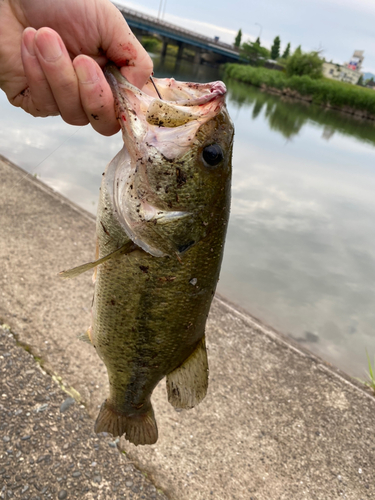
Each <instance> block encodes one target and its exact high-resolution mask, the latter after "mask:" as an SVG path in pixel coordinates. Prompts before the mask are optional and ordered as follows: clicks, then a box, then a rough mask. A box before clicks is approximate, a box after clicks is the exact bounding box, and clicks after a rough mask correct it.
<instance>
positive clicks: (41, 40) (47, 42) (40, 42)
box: [35, 31, 62, 62]
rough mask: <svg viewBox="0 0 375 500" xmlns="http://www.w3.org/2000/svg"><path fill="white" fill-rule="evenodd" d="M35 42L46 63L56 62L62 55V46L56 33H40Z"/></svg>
mask: <svg viewBox="0 0 375 500" xmlns="http://www.w3.org/2000/svg"><path fill="white" fill-rule="evenodd" d="M35 42H36V45H37V47H38V50H39V52H40V54H41V56H42V57H43V59H45V60H46V61H51V62H53V61H56V59H58V58H59V57H60V56H61V54H62V50H61V46H60V42H59V39H58V38H57V34H56V33H50V32H48V31H42V32H41V33H40V32H38V33H37V34H36V36H35Z"/></svg>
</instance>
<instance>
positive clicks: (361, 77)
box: [357, 75, 365, 87]
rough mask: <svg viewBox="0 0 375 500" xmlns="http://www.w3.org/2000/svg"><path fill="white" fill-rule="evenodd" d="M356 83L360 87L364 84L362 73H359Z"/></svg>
mask: <svg viewBox="0 0 375 500" xmlns="http://www.w3.org/2000/svg"><path fill="white" fill-rule="evenodd" d="M357 85H359V86H360V87H363V86H364V85H365V82H364V80H363V75H361V76H360V77H359V80H358V82H357Z"/></svg>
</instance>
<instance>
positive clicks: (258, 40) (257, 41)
mask: <svg viewBox="0 0 375 500" xmlns="http://www.w3.org/2000/svg"><path fill="white" fill-rule="evenodd" d="M255 43H256V44H258V45H260V38H259V36H258V38H257V39H256V40H255Z"/></svg>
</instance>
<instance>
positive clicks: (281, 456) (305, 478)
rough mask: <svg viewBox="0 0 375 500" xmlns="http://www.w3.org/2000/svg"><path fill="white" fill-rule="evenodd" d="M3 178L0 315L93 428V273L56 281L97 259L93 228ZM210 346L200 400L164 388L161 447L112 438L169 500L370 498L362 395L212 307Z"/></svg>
mask: <svg viewBox="0 0 375 500" xmlns="http://www.w3.org/2000/svg"><path fill="white" fill-rule="evenodd" d="M0 176H1V177H0V179H1V183H0V228H1V235H0V266H1V268H0V318H2V321H3V322H5V323H7V324H9V325H10V327H11V329H12V331H13V332H14V333H15V335H16V336H17V339H18V341H19V343H20V344H22V345H24V347H26V348H27V349H28V350H29V351H30V352H31V353H32V354H33V355H34V356H35V357H36V358H38V361H39V362H40V364H41V365H42V367H43V368H44V370H46V371H47V372H48V373H49V374H50V376H52V375H53V376H54V377H55V380H59V381H60V385H63V386H64V388H65V390H67V391H68V392H70V394H71V395H73V396H74V397H75V398H76V399H77V400H79V401H80V402H82V403H83V404H84V405H85V407H86V410H87V412H88V414H89V415H90V417H92V418H95V417H96V413H97V410H98V405H99V404H100V403H101V402H102V401H103V399H104V398H105V397H106V393H107V377H106V373H105V370H104V367H103V365H102V363H101V362H100V360H99V359H98V358H97V356H96V354H95V352H94V350H93V348H91V347H90V346H89V345H87V344H84V343H81V342H79V341H78V340H76V337H77V334H79V333H81V332H83V331H85V330H86V329H87V327H88V326H89V323H90V305H91V298H92V292H93V287H92V283H91V276H90V273H87V275H82V276H81V277H79V278H77V279H75V280H73V281H70V282H66V281H60V280H59V279H58V278H57V277H56V274H57V272H58V271H60V270H62V269H67V268H70V267H73V266H75V265H78V264H81V263H84V262H88V261H90V260H92V257H93V254H94V231H95V227H94V220H93V218H92V216H90V215H89V214H87V213H85V212H84V211H82V210H80V209H79V208H77V207H76V206H74V205H73V204H72V203H70V202H69V201H68V200H66V199H64V198H63V197H61V196H60V195H58V194H56V193H54V192H52V191H51V190H50V189H49V188H47V187H46V186H44V185H43V184H42V183H40V182H39V181H37V180H35V179H33V178H31V177H30V176H28V175H25V172H23V171H22V170H20V169H18V168H17V167H16V166H14V165H12V164H10V162H8V161H6V160H5V159H4V158H3V159H1V158H0ZM207 340H208V349H209V351H208V355H209V364H210V387H209V392H208V395H207V398H206V399H205V400H204V401H203V403H202V404H201V405H199V406H198V407H197V408H195V409H193V410H191V411H184V412H176V411H175V410H174V409H173V408H172V407H171V406H170V405H169V404H168V402H167V398H166V390H165V383H164V381H163V382H162V383H161V384H159V386H158V387H157V389H156V390H155V393H154V396H153V405H154V407H155V413H156V417H157V420H158V426H159V431H160V437H159V441H158V442H157V443H156V444H155V445H153V446H150V447H138V448H136V447H134V446H132V445H129V444H126V443H123V442H122V441H121V442H120V445H121V447H122V448H123V449H124V450H125V451H126V457H127V459H128V460H129V461H131V462H134V463H135V464H136V465H137V467H138V468H139V469H140V470H142V471H143V472H145V473H147V477H148V478H149V479H151V481H152V482H153V484H154V485H155V486H156V487H157V488H159V489H161V490H163V491H164V493H165V494H166V495H167V496H168V497H169V498H170V499H173V500H203V499H204V500H207V499H211V498H212V499H215V500H227V499H237V500H302V499H311V500H313V499H314V500H331V499H332V500H333V499H339V498H346V499H349V500H365V499H373V498H375V469H374V462H375V434H374V428H375V399H374V398H373V397H372V396H371V395H370V394H369V393H368V392H366V390H365V389H364V388H363V387H361V386H360V385H359V384H358V383H356V382H355V381H353V380H351V379H350V378H349V377H347V376H346V375H345V374H343V373H341V372H339V371H338V370H336V369H334V368H333V367H330V366H329V365H327V364H325V363H324V362H323V361H321V360H320V359H318V358H317V357H315V356H314V355H312V354H311V353H309V352H307V351H305V350H303V349H302V348H301V347H299V346H298V345H296V344H294V343H292V342H291V341H290V340H289V339H286V338H285V337H283V336H282V335H280V334H278V333H277V332H274V331H273V330H272V329H270V328H268V327H266V326H264V325H262V324H260V323H259V322H258V321H257V320H255V319H254V318H252V317H251V316H250V315H249V314H247V313H246V312H244V311H240V310H238V308H237V307H236V306H234V305H232V304H230V303H229V302H228V301H226V300H225V299H222V298H220V297H217V298H216V299H215V301H214V303H213V307H212V310H211V313H210V316H209V321H208V326H207ZM16 389H17V387H15V391H16ZM86 410H85V411H86ZM82 411H84V409H82ZM57 427H58V426H57ZM1 432H3V431H1ZM1 438H2V436H0V439H1ZM90 443H91V442H90V441H88V443H87V446H88V448H90V447H91V444H90ZM113 460H117V459H116V458H113ZM120 467H122V466H120ZM82 498H90V497H89V496H87V497H85V496H84V495H83V496H82ZM106 498H117V497H114V496H107V497H106ZM119 498H121V497H119ZM147 498H148V497H147Z"/></svg>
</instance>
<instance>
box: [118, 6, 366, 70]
mask: <svg viewBox="0 0 375 500" xmlns="http://www.w3.org/2000/svg"><path fill="white" fill-rule="evenodd" d="M161 2H162V4H161ZM165 2H166V3H165ZM115 3H118V4H123V5H126V6H128V7H131V8H133V9H136V10H140V11H143V12H145V13H148V14H150V15H154V16H157V15H158V12H159V8H160V6H161V12H162V13H163V10H164V20H165V21H168V22H171V23H174V24H177V25H180V26H183V27H185V28H186V29H190V30H193V31H197V32H200V33H203V34H205V35H207V36H212V37H214V36H219V37H220V40H222V41H224V42H228V43H232V42H233V41H234V38H235V36H236V34H237V31H238V30H239V29H240V28H241V30H242V33H243V38H242V41H247V40H250V41H255V39H256V38H257V37H258V36H259V34H260V33H261V42H262V45H264V46H265V47H268V48H270V47H271V45H272V41H273V39H274V38H275V37H276V36H280V39H281V51H283V50H284V49H285V47H286V45H287V43H288V42H290V43H291V47H292V50H293V49H295V48H296V47H298V45H301V46H302V50H303V51H306V52H309V51H312V50H322V56H323V57H325V59H326V60H327V61H331V60H332V61H333V62H335V63H339V64H342V63H344V62H348V61H349V60H350V58H351V56H352V54H353V52H354V50H364V51H365V52H364V56H365V60H364V64H363V67H362V70H363V71H364V72H371V73H375V0H283V1H282V2H280V0H263V1H259V0H256V1H255V0H231V1H230V2H228V0H203V1H202V0H189V1H188V2H181V1H177V0H139V1H138V2H131V1H127V0H116V2H115ZM164 5H165V7H164Z"/></svg>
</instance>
